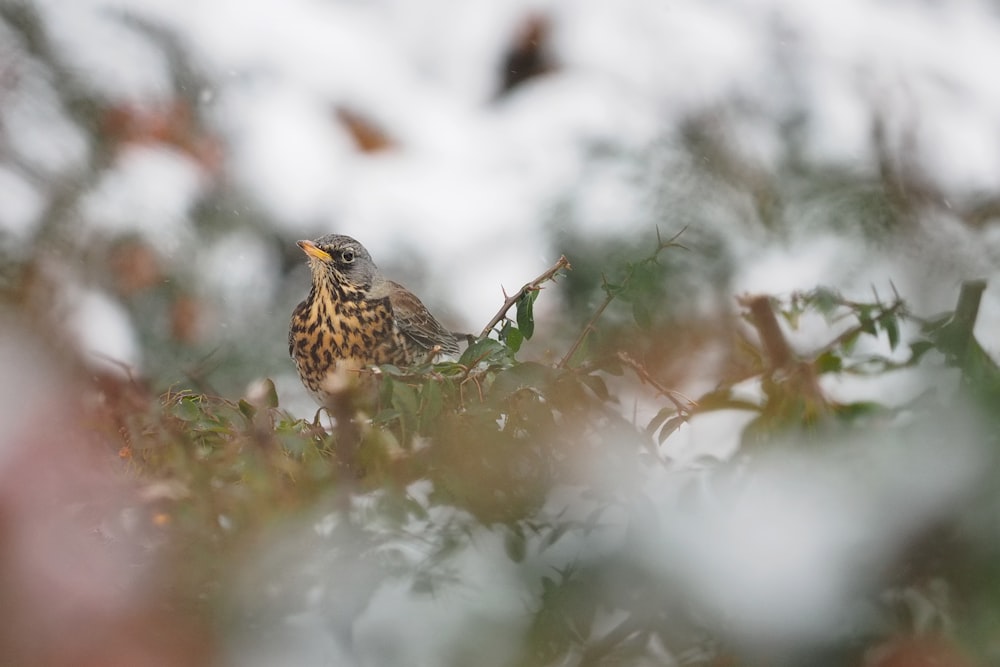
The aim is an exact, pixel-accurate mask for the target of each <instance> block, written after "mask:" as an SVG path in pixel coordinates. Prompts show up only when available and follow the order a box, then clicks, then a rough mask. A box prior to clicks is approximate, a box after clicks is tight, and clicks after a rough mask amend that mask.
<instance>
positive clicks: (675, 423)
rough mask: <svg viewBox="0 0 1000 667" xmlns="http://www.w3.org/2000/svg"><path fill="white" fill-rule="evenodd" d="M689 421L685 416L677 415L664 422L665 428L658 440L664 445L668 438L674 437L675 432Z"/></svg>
mask: <svg viewBox="0 0 1000 667" xmlns="http://www.w3.org/2000/svg"><path fill="white" fill-rule="evenodd" d="M687 421H688V418H687V417H686V416H685V415H677V416H676V417H671V418H670V419H668V420H667V421H666V422H664V424H663V428H662V429H660V435H659V436H658V438H657V439H658V441H659V443H660V444H661V445H662V444H663V443H664V442H665V441H666V439H667V438H669V437H670V436H671V435H673V433H674V431H676V430H677V429H679V428H680V427H681V426H683V425H684V424H686V423H687Z"/></svg>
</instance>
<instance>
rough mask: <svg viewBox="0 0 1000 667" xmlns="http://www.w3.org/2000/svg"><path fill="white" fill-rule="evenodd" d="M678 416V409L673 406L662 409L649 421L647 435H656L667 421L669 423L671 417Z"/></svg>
mask: <svg viewBox="0 0 1000 667" xmlns="http://www.w3.org/2000/svg"><path fill="white" fill-rule="evenodd" d="M676 414H677V409H676V408H674V407H673V406H671V407H668V408H662V409H661V410H660V411H659V412H657V413H656V414H655V415H654V416H653V418H652V419H650V420H649V423H648V424H646V433H647V434H648V435H653V434H654V433H656V430H657V429H658V428H660V427H661V426H663V423H664V422H665V421H667V420H668V419H670V417H671V416H673V415H676Z"/></svg>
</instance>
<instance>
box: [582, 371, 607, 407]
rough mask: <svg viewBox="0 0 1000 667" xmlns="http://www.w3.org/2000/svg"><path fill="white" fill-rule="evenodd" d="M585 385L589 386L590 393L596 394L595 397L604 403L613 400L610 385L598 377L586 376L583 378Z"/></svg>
mask: <svg viewBox="0 0 1000 667" xmlns="http://www.w3.org/2000/svg"><path fill="white" fill-rule="evenodd" d="M580 379H581V380H583V383H584V384H585V385H587V387H588V388H589V389H590V391H592V392H594V395H595V396H597V398H599V399H601V400H602V401H605V402H607V401H609V400H610V399H611V393H610V392H609V391H608V385H607V384H605V383H604V380H603V378H601V377H599V376H597V375H584V376H583V377H582V378H580Z"/></svg>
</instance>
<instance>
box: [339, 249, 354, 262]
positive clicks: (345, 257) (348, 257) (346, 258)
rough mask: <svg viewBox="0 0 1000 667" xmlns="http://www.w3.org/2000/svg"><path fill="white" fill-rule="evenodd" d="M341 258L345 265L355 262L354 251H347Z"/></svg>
mask: <svg viewBox="0 0 1000 667" xmlns="http://www.w3.org/2000/svg"><path fill="white" fill-rule="evenodd" d="M340 258H341V259H342V260H344V263H345V264H350V263H351V262H353V261H354V251H353V250H345V251H344V252H343V253H341V255H340Z"/></svg>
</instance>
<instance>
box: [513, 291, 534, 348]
mask: <svg viewBox="0 0 1000 667" xmlns="http://www.w3.org/2000/svg"><path fill="white" fill-rule="evenodd" d="M538 294H539V291H538V290H530V291H528V292H525V293H524V294H523V295H522V296H521V298H520V299H518V300H517V328H518V329H520V330H521V333H522V334H524V337H525V339H530V338H531V337H532V335H534V333H535V312H534V311H535V299H537V298H538Z"/></svg>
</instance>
